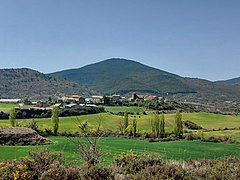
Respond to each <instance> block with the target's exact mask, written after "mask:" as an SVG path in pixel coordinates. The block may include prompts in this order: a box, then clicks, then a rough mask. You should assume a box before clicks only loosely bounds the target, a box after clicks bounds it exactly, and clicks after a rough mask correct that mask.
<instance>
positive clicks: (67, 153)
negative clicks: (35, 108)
mask: <svg viewBox="0 0 240 180" xmlns="http://www.w3.org/2000/svg"><path fill="white" fill-rule="evenodd" d="M4 106H5V110H8V109H10V108H12V107H13V106H10V105H2V106H0V108H2V109H4ZM105 109H106V111H107V112H105V113H101V114H92V115H83V116H77V117H76V116H72V117H60V123H59V132H65V131H66V132H78V131H79V128H78V124H79V123H80V122H83V121H86V122H87V123H88V126H89V127H90V128H95V127H96V126H97V124H98V122H99V120H100V119H101V128H102V129H104V130H112V131H117V130H118V125H119V122H120V121H121V120H123V116H119V115H113V114H111V113H110V112H114V113H117V112H119V111H122V112H124V111H129V112H134V115H129V122H131V121H132V120H133V119H136V120H137V124H138V125H137V127H138V132H139V133H144V132H150V131H151V125H150V121H151V119H154V114H153V112H150V111H146V112H147V115H143V113H142V112H143V111H145V109H144V108H140V107H105ZM174 119H175V114H165V129H166V131H167V132H171V131H172V130H173V124H174ZM35 120H37V122H38V126H39V129H42V130H44V129H45V128H47V129H51V119H50V118H41V119H35ZM182 120H190V121H193V122H195V123H196V124H198V125H200V126H202V127H204V128H206V129H210V130H213V129H215V130H219V129H224V128H239V127H240V116H230V115H221V114H211V113H202V112H201V113H183V114H182ZM30 121H31V120H29V119H18V120H17V123H18V124H21V125H26V124H27V123H29V122H30ZM0 126H10V123H9V120H0ZM211 135H216V136H231V137H232V138H233V139H235V140H240V130H225V131H211V132H204V136H211ZM49 139H50V140H52V141H53V142H54V144H51V145H44V146H0V159H14V158H20V157H25V156H27V155H28V151H29V150H39V148H41V147H48V148H50V149H51V150H52V151H53V152H61V153H63V155H64V157H65V158H66V160H67V162H69V163H74V164H78V163H81V162H80V160H79V155H78V150H77V148H78V146H77V143H76V142H77V141H78V139H77V138H67V137H49ZM82 140H83V139H82ZM100 148H101V150H102V152H103V154H104V161H105V163H106V164H109V163H111V162H112V161H113V157H114V156H115V155H118V154H120V153H122V152H127V151H130V150H132V151H135V152H137V153H141V152H152V153H157V154H160V155H162V156H163V157H164V158H165V159H175V160H186V159H214V158H221V157H225V156H237V157H240V154H239V152H240V145H239V144H224V143H209V142H200V141H184V140H182V141H172V142H157V143H149V142H148V141H144V140H133V139H125V138H114V137H106V138H101V141H100Z"/></svg>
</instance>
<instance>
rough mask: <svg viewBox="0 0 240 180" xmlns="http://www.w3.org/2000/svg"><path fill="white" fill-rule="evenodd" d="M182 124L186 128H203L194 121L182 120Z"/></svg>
mask: <svg viewBox="0 0 240 180" xmlns="http://www.w3.org/2000/svg"><path fill="white" fill-rule="evenodd" d="M183 124H184V125H185V126H186V127H187V128H188V129H193V130H200V129H203V128H202V127H201V126H199V125H197V124H196V123H194V122H192V121H189V120H186V121H183Z"/></svg>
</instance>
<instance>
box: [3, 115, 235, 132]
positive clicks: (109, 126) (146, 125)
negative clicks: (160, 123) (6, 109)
mask: <svg viewBox="0 0 240 180" xmlns="http://www.w3.org/2000/svg"><path fill="white" fill-rule="evenodd" d="M99 119H101V122H102V123H101V126H102V128H103V129H104V130H112V131H117V130H118V125H119V122H120V121H121V120H123V116H118V115H112V114H110V113H109V112H108V113H101V114H92V115H84V116H72V117H60V123H59V132H64V131H67V132H76V131H78V130H79V129H78V125H79V122H83V121H87V122H88V126H89V127H90V128H94V127H96V126H97V124H98V122H99ZM133 119H136V120H137V123H138V125H137V126H138V132H139V133H144V132H150V131H151V123H150V121H151V119H154V115H153V114H152V113H149V112H148V114H147V115H143V114H141V115H129V122H130V123H131V121H132V120H133ZM174 119H175V114H165V129H166V131H167V132H171V131H172V130H173V124H174ZM182 119H183V120H190V121H193V122H194V123H196V124H198V125H200V126H202V127H203V128H206V129H209V130H213V129H215V130H218V129H224V128H239V127H240V116H230V115H221V114H211V113H183V114H182ZM36 120H37V121H38V125H39V129H42V130H44V129H45V128H48V129H49V128H51V119H50V118H41V119H36ZM29 121H30V120H29V119H18V120H17V123H18V124H22V125H26V124H27V123H28V122H29ZM9 125H10V123H9V121H8V120H0V126H9Z"/></svg>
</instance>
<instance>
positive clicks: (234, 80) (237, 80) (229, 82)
mask: <svg viewBox="0 0 240 180" xmlns="http://www.w3.org/2000/svg"><path fill="white" fill-rule="evenodd" d="M221 82H224V83H227V84H240V77H238V78H233V79H229V80H225V81H221Z"/></svg>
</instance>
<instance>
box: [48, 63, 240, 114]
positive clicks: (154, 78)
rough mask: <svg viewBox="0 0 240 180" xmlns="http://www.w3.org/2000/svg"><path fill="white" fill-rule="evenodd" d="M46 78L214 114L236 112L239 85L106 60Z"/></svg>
mask: <svg viewBox="0 0 240 180" xmlns="http://www.w3.org/2000/svg"><path fill="white" fill-rule="evenodd" d="M50 75H51V76H53V77H63V78H66V79H68V80H72V81H75V82H78V83H80V84H83V85H86V86H88V87H90V88H91V89H94V90H97V91H100V92H102V93H103V94H128V93H131V92H138V93H143V94H155V95H158V96H164V97H166V96H167V97H168V98H172V99H178V100H181V101H184V102H189V103H191V104H193V105H196V106H197V107H198V108H199V109H202V108H204V110H206V109H207V110H209V111H214V112H216V111H218V110H220V111H225V112H228V111H238V109H239V106H240V85H236V84H227V83H223V82H211V81H207V80H203V79H197V78H183V77H180V76H178V75H175V74H171V73H168V72H165V71H162V70H159V69H156V68H152V67H149V66H146V65H143V64H141V63H138V62H135V61H131V60H125V59H108V60H105V61H102V62H99V63H95V64H91V65H87V66H85V67H82V68H78V69H70V70H64V71H60V72H55V73H52V74H50Z"/></svg>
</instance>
